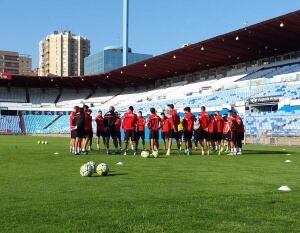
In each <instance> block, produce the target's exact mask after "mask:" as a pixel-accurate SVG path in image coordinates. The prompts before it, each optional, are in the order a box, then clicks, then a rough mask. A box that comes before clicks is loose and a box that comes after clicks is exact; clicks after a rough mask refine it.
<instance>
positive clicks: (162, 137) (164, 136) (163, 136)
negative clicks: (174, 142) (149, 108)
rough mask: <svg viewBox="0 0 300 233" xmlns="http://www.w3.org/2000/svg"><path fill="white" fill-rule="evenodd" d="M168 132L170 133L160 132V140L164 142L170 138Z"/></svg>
mask: <svg viewBox="0 0 300 233" xmlns="http://www.w3.org/2000/svg"><path fill="white" fill-rule="evenodd" d="M170 132H171V131H167V132H163V131H161V139H163V140H166V139H169V138H170Z"/></svg>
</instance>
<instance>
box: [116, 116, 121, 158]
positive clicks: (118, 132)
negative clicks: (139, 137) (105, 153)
mask: <svg viewBox="0 0 300 233" xmlns="http://www.w3.org/2000/svg"><path fill="white" fill-rule="evenodd" d="M121 126H122V120H121V115H120V113H118V112H116V122H115V127H116V138H117V141H118V154H120V153H121V150H122V138H121Z"/></svg>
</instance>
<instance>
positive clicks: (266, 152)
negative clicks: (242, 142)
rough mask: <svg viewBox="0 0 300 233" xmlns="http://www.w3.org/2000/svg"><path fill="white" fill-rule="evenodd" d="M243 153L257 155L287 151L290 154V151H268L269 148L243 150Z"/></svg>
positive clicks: (277, 153) (285, 152) (282, 153)
mask: <svg viewBox="0 0 300 233" xmlns="http://www.w3.org/2000/svg"><path fill="white" fill-rule="evenodd" d="M243 153H244V154H257V155H274V154H276V155H285V154H287V153H290V154H292V153H291V152H287V151H278V150H277V151H276V150H275V151H272V150H271V151H269V150H243Z"/></svg>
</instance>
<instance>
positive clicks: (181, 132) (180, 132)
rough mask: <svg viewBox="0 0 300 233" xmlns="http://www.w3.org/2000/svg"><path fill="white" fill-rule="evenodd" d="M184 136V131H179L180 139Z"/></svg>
mask: <svg viewBox="0 0 300 233" xmlns="http://www.w3.org/2000/svg"><path fill="white" fill-rule="evenodd" d="M182 136H183V130H180V131H178V138H179V139H182Z"/></svg>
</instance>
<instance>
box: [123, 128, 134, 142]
mask: <svg viewBox="0 0 300 233" xmlns="http://www.w3.org/2000/svg"><path fill="white" fill-rule="evenodd" d="M124 134H125V135H124V141H129V138H130V139H131V141H135V140H136V132H135V130H126V131H125V132H124Z"/></svg>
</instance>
